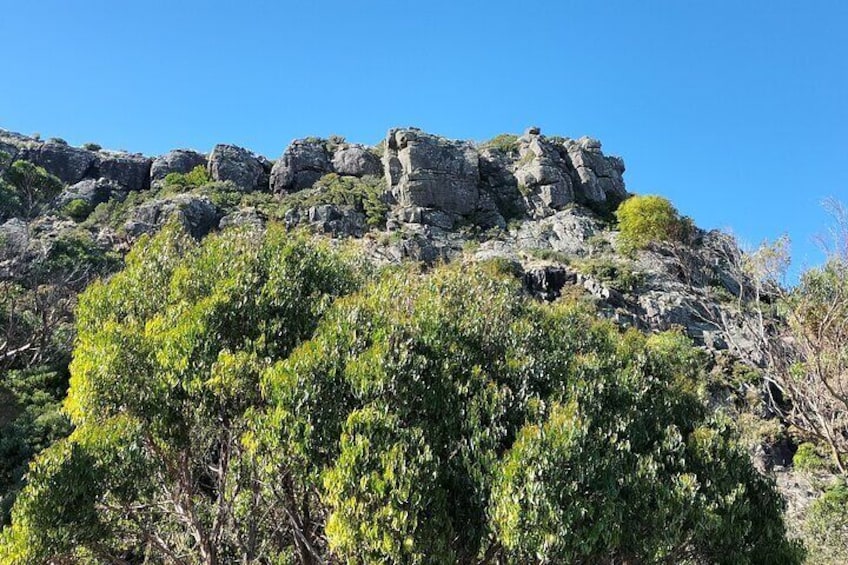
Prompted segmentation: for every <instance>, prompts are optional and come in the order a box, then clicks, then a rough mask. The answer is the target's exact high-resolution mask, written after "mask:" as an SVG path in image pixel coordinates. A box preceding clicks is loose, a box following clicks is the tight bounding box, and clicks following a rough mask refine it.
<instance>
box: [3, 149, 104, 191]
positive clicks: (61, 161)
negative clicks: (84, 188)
mask: <svg viewBox="0 0 848 565" xmlns="http://www.w3.org/2000/svg"><path fill="white" fill-rule="evenodd" d="M17 158H18V159H26V160H27V161H30V162H32V163H35V164H36V165H38V166H40V167H44V169H45V170H46V171H47V172H48V173H50V174H52V175H55V176H57V177H58V178H59V179H60V180H61V181H62V182H64V183H65V184H75V183H78V182H79V181H81V180H82V179H84V178H85V177H86V176H87V174H88V173H89V171H90V170H91V169H92V168H93V167H94V165H95V162H96V161H97V155H96V154H95V153H93V152H91V151H86V150H85V149H79V148H77V147H71V146H69V145H65V144H63V143H56V142H47V143H42V144H40V145H36V146H35V147H32V148H29V149H25V150H23V151H21V152H20V153H18V156H17Z"/></svg>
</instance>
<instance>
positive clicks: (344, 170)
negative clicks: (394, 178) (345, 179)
mask: <svg viewBox="0 0 848 565" xmlns="http://www.w3.org/2000/svg"><path fill="white" fill-rule="evenodd" d="M333 170H335V172H337V173H338V174H340V175H351V176H355V177H362V176H365V175H382V174H383V165H382V164H381V163H380V158H379V157H377V156H376V155H374V153H372V152H371V151H368V149H366V148H365V147H363V146H361V145H343V146H341V147H339V148H338V149H336V152H335V153H334V154H333Z"/></svg>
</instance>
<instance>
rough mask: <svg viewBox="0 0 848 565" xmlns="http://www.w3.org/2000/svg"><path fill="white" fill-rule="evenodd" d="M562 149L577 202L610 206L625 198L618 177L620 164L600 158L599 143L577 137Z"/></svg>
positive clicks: (620, 176) (610, 158)
mask: <svg viewBox="0 0 848 565" xmlns="http://www.w3.org/2000/svg"><path fill="white" fill-rule="evenodd" d="M563 147H564V148H565V150H566V151H567V153H568V158H569V160H570V163H569V164H570V169H571V180H572V182H573V184H574V187H575V192H576V193H577V196H578V199H579V200H580V201H582V202H585V203H587V204H590V205H591V204H608V205H609V206H610V207H614V206H617V205H618V203H619V202H621V201H622V200H624V199H625V198H627V190H626V189H625V187H624V178H623V177H622V175H623V174H624V161H622V160H621V159H620V158H618V157H606V156H604V154H603V153H602V152H601V142H600V141H598V140H597V139H593V138H591V137H581V138H580V139H578V140H576V141H575V140H566V141H565V142H564V144H563Z"/></svg>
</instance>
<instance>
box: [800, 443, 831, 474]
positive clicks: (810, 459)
mask: <svg viewBox="0 0 848 565" xmlns="http://www.w3.org/2000/svg"><path fill="white" fill-rule="evenodd" d="M792 465H793V466H794V467H795V468H796V469H798V470H799V471H820V470H822V469H825V468H826V467H827V463H826V462H825V460H824V459H823V458H822V456H821V455H820V454H819V450H818V448H817V447H816V445H815V444H814V443H810V442H804V443H802V444H801V445H799V446H798V451H796V452H795V455H794V456H793V457H792Z"/></svg>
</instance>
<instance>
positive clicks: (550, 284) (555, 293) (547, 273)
mask: <svg viewBox="0 0 848 565" xmlns="http://www.w3.org/2000/svg"><path fill="white" fill-rule="evenodd" d="M523 281H524V287H525V288H526V289H527V290H528V291H529V292H530V294H532V295H533V296H536V297H538V298H541V299H542V300H545V301H548V302H550V301H552V300H555V299H557V298H559V297H560V294H561V292H562V288H563V287H564V286H565V285H566V284H576V283H577V274H576V273H574V272H572V271H570V270H568V269H567V268H566V267H564V266H562V265H533V266H528V267H527V268H526V269H525V270H524V276H523Z"/></svg>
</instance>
